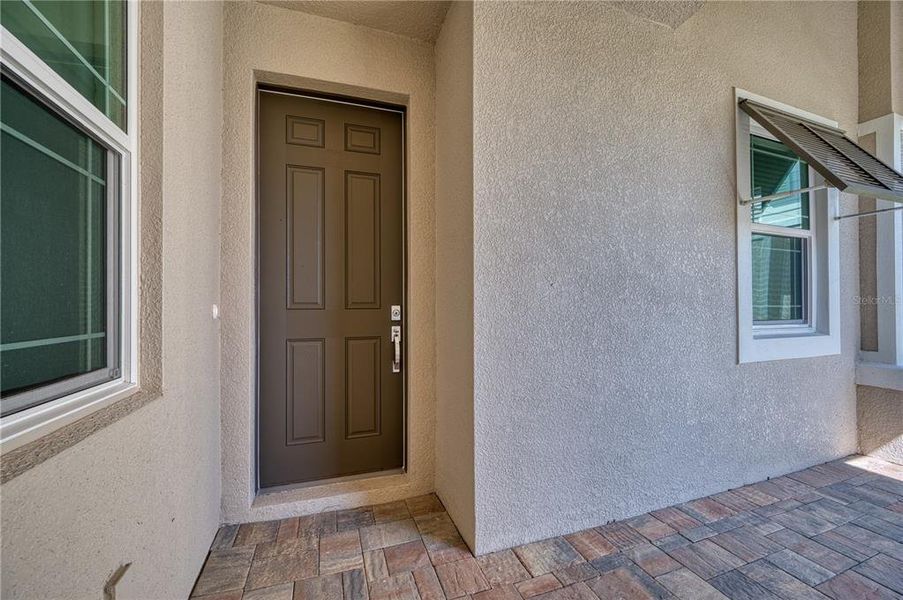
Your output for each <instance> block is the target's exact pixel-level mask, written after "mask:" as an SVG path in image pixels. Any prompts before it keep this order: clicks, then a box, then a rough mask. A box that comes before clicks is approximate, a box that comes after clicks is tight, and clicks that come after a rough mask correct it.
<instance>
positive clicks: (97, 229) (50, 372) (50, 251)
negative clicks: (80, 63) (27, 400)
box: [0, 77, 108, 396]
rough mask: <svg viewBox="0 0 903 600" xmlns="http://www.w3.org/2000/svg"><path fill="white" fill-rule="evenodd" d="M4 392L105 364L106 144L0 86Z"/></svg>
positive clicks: (12, 87) (9, 86)
mask: <svg viewBox="0 0 903 600" xmlns="http://www.w3.org/2000/svg"><path fill="white" fill-rule="evenodd" d="M0 131H2V143H0V214H2V219H0V384H2V394H3V395H4V396H6V395H8V394H10V393H15V392H18V391H22V390H25V389H29V388H33V387H36V386H39V385H42V384H46V383H50V382H53V381H57V380H62V379H66V378H70V377H74V376H76V375H80V374H83V373H89V372H92V371H96V370H99V369H103V368H104V367H106V365H107V341H106V339H105V338H106V334H107V322H106V319H107V301H106V296H107V294H106V289H107V288H106V286H107V283H106V270H107V260H106V252H107V235H106V230H107V214H106V206H107V201H106V198H107V183H108V181H107V168H106V164H107V163H106V157H107V150H106V149H105V148H104V147H103V146H101V145H100V144H98V143H97V142H96V141H94V140H93V139H92V138H90V137H89V136H87V135H86V134H84V133H83V132H81V131H80V130H78V129H76V128H75V127H73V126H72V125H70V124H69V123H68V122H66V121H65V120H63V119H62V118H61V117H59V116H57V115H56V114H55V113H53V112H51V111H50V110H48V109H47V108H45V107H44V105H43V104H41V103H40V102H38V101H37V100H35V99H34V98H32V97H31V96H30V95H28V94H27V93H26V92H25V91H24V90H23V89H22V88H20V87H19V86H18V85H16V84H15V83H13V82H12V81H11V80H9V79H7V78H6V77H4V78H3V80H2V87H0Z"/></svg>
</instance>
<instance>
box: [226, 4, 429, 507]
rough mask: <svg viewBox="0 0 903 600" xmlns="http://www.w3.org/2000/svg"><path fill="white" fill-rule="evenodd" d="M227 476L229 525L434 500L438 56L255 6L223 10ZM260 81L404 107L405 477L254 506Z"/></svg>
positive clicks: (425, 47) (388, 38)
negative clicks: (421, 497)
mask: <svg viewBox="0 0 903 600" xmlns="http://www.w3.org/2000/svg"><path fill="white" fill-rule="evenodd" d="M224 28H225V38H224V39H225V40H227V43H226V48H225V56H224V98H223V110H224V113H223V116H224V131H223V207H222V271H221V274H222V298H223V317H222V326H223V338H222V381H221V385H222V449H223V452H222V472H223V510H224V518H225V520H226V521H227V522H238V521H249V520H259V519H265V518H276V517H282V516H286V515H293V514H299V513H311V512H317V511H321V510H327V509H334V508H340V507H347V506H356V505H364V504H371V503H377V502H386V501H390V500H396V499H399V498H404V497H408V496H414V495H417V494H421V493H425V492H428V491H432V490H433V453H434V435H433V432H434V429H435V423H434V412H435V402H434V397H435V382H434V374H435V359H434V355H435V339H434V331H435V327H434V321H435V311H434V308H435V304H434V297H435V280H434V270H435V230H434V223H433V221H434V212H433V211H434V207H433V198H434V194H435V178H434V159H435V139H434V77H433V47H432V45H431V44H428V43H424V42H418V41H414V40H412V39H409V38H405V37H401V36H398V35H394V34H390V33H385V32H380V31H377V30H374V29H368V28H365V27H360V26H357V25H352V24H350V23H344V22H341V21H335V20H332V19H326V18H323V17H317V16H313V15H309V14H305V13H301V12H297V11H292V10H287V9H284V8H279V7H274V6H269V5H263V4H258V3H251V2H243V3H227V4H226V9H225V25H224ZM256 80H263V81H266V82H271V83H279V84H281V85H285V86H289V87H294V88H299V89H311V90H320V91H325V92H332V93H342V94H346V95H351V96H356V97H360V98H369V99H375V100H384V101H390V102H395V103H401V104H405V105H406V106H407V109H408V113H407V122H406V133H407V143H408V148H407V150H408V152H407V157H406V160H407V163H406V169H405V172H406V177H407V215H406V218H407V241H408V254H407V269H408V271H407V275H408V298H407V303H406V306H405V310H406V311H407V323H408V331H407V332H406V338H405V342H406V344H407V357H408V364H407V377H408V379H407V382H408V388H407V391H408V406H407V427H408V438H407V461H408V462H407V468H408V470H407V472H406V473H405V474H403V475H395V476H390V477H379V478H371V479H364V480H358V481H352V482H345V483H340V484H333V485H326V486H318V487H312V488H303V489H300V490H294V491H288V492H280V493H276V494H268V495H266V496H263V497H261V498H257V499H256V500H255V483H254V481H255V475H254V472H255V466H254V436H255V425H254V398H255V396H254V381H255V371H254V356H255V354H254V353H255V344H254V340H255V330H254V256H255V252H254V228H255V224H254V205H255V204H254V202H255V201H254V154H253V151H254V89H255V82H256Z"/></svg>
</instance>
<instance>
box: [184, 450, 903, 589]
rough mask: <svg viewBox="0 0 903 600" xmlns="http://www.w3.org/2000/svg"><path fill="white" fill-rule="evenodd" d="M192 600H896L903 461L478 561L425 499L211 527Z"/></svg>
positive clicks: (688, 507) (434, 501)
mask: <svg viewBox="0 0 903 600" xmlns="http://www.w3.org/2000/svg"><path fill="white" fill-rule="evenodd" d="M192 598H197V599H198V600H201V599H205V600H292V599H294V600H321V599H322V600H446V599H448V600H452V599H455V598H461V599H464V600H526V599H528V598H532V599H533V600H599V599H601V600H608V599H610V598H611V599H623V600H628V599H630V600H633V599H647V598H672V599H673V598H681V599H686V600H698V599H704V600H708V599H716V598H717V599H723V598H731V599H744V600H745V599H753V598H755V599H760V598H761V599H770V600H774V599H780V598H783V599H788V600H789V599H798V598H802V599H810V598H811V599H816V598H821V599H825V598H834V599H855V600H858V599H865V598H873V599H884V598H897V599H901V600H903V467H900V466H897V465H893V464H890V463H887V462H884V461H881V460H878V459H875V458H871V457H862V456H857V457H849V458H847V459H843V460H837V461H834V462H830V463H826V464H822V465H818V466H814V467H811V468H809V469H805V470H803V471H799V472H797V473H791V474H789V475H786V476H783V477H777V478H774V479H770V480H768V481H762V482H759V483H754V484H752V485H747V486H744V487H742V488H738V489H735V490H730V491H726V492H721V493H719V494H715V495H713V496H709V497H707V498H700V499H698V500H692V501H690V502H685V503H683V504H680V505H677V506H671V507H668V508H663V509H661V510H655V511H652V512H651V513H647V514H644V515H640V516H638V517H633V518H631V519H627V520H624V521H619V522H616V523H608V524H605V525H601V526H599V527H595V528H593V529H587V530H584V531H578V532H575V533H572V534H569V535H565V536H561V537H556V538H552V539H548V540H542V541H538V542H534V543H531V544H526V545H523V546H519V547H517V548H512V549H510V550H502V551H501V552H495V553H493V554H486V555H484V556H478V557H474V556H473V555H472V554H471V553H470V551H469V550H468V549H467V546H466V545H465V544H464V541H463V540H462V539H461V536H460V535H459V534H458V531H457V530H456V529H455V526H454V524H453V523H452V521H451V519H450V518H449V516H448V514H447V513H446V512H445V509H444V507H443V506H442V504H441V503H440V502H439V500H438V498H436V496H434V495H429V496H421V497H419V498H411V499H408V500H405V501H399V502H391V503H389V504H381V505H377V506H368V507H365V508H356V509H351V510H341V511H335V512H329V513H322V514H318V515H313V516H306V517H296V518H291V519H284V520H281V521H268V522H261V523H245V524H242V525H228V526H224V527H222V528H221V529H220V530H219V532H218V533H217V535H216V539H215V540H214V541H213V546H212V548H211V549H210V554H209V556H208V557H207V561H206V563H205V565H204V568H203V569H202V571H201V574H200V576H199V577H198V580H197V583H196V585H195V589H194V592H193V593H192Z"/></svg>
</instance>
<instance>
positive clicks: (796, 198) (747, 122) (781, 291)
mask: <svg viewBox="0 0 903 600" xmlns="http://www.w3.org/2000/svg"><path fill="white" fill-rule="evenodd" d="M735 99H736V102H737V103H739V102H740V101H741V100H743V99H748V100H751V101H754V102H756V103H758V104H760V105H763V106H768V107H771V108H774V109H777V110H780V111H782V112H784V113H787V114H792V115H796V116H798V117H801V118H804V119H807V120H810V121H813V122H815V123H822V124H825V125H828V126H831V127H836V126H837V124H836V123H834V122H832V121H830V120H827V119H824V118H821V117H818V116H816V115H812V114H811V113H807V112H805V111H801V110H799V109H796V108H793V107H790V106H787V105H785V104H781V103H779V102H775V101H772V100H768V99H767V98H763V97H761V96H758V95H755V94H751V93H749V92H746V91H743V90H736V98H735ZM736 126H737V127H736V129H737V131H736V136H737V138H736V148H737V158H736V160H737V192H738V198H739V199H740V201H739V202H738V203H737V305H738V306H737V317H738V361H739V362H741V363H746V362H758V361H768V360H780V359H789V358H803V357H811V356H825V355H830V354H839V353H840V313H839V304H840V291H839V277H840V269H839V248H838V242H839V238H838V236H839V226H838V224H837V221H836V220H835V217H836V216H837V210H838V196H839V192H838V191H837V189H835V188H833V187H829V186H826V182H825V180H824V178H823V177H821V176H820V175H819V174H818V173H817V172H816V171H815V170H814V169H812V168H811V167H810V166H809V165H808V164H807V163H806V162H805V161H804V160H802V159H801V158H800V157H799V156H798V155H797V154H795V153H794V151H793V150H792V149H791V148H789V147H788V146H787V145H785V144H784V143H782V142H781V141H779V140H778V139H777V138H776V137H775V136H773V135H772V134H771V133H769V132H768V131H767V130H766V129H765V128H764V127H762V126H761V125H760V124H759V123H756V121H755V120H753V119H752V118H750V116H749V115H748V114H746V113H745V112H744V111H742V110H740V109H739V108H737V109H736ZM797 190H805V191H800V192H797V193H791V194H788V193H790V192H795V191H797ZM782 194H784V195H783V196H782ZM768 196H779V197H778V198H776V199H774V200H771V201H767V202H756V201H755V200H756V199H757V198H761V197H768ZM750 200H752V202H749V201H750Z"/></svg>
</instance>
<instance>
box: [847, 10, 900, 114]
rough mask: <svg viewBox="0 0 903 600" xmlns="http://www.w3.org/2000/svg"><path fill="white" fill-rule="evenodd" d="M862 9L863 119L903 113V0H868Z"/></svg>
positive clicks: (861, 72) (861, 94) (860, 34)
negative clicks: (899, 0) (896, 0)
mask: <svg viewBox="0 0 903 600" xmlns="http://www.w3.org/2000/svg"><path fill="white" fill-rule="evenodd" d="M858 11H859V121H860V122H862V123H864V122H866V121H869V120H871V119H876V118H878V117H883V116H884V115H886V114H888V113H890V112H895V113H897V114H903V2H888V1H886V0H880V1H875V0H866V1H864V2H859V3H858Z"/></svg>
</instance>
